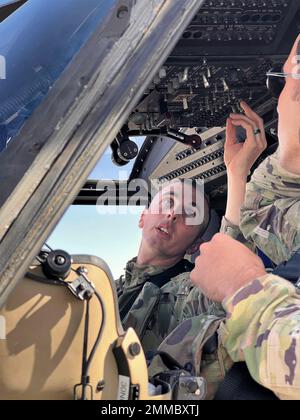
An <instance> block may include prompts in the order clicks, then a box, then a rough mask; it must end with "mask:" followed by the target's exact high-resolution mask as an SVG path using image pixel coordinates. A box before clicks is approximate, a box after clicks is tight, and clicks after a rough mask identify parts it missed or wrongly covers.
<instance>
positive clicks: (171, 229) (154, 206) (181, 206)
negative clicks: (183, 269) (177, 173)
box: [140, 182, 205, 257]
mask: <svg viewBox="0 0 300 420" xmlns="http://www.w3.org/2000/svg"><path fill="white" fill-rule="evenodd" d="M187 188H188V189H186V186H185V187H183V185H182V183H180V182H176V183H174V184H172V185H171V186H169V187H166V188H164V189H162V190H161V191H160V192H159V193H158V194H157V195H156V196H155V198H154V199H153V201H152V203H151V206H150V207H149V209H148V210H146V211H145V212H144V213H143V215H142V218H141V221H140V227H141V228H142V229H143V241H146V242H147V245H148V246H149V247H151V248H152V249H155V250H156V251H157V252H158V253H160V254H161V255H164V256H167V257H175V256H182V255H184V254H185V252H186V251H187V249H188V248H189V247H190V246H191V245H192V244H193V243H194V242H195V240H196V238H197V237H198V235H199V233H200V230H201V223H202V222H203V214H204V211H205V210H204V201H203V200H204V198H203V195H202V194H199V193H197V191H196V190H195V189H194V188H193V187H192V186H188V187H187ZM196 217H197V218H198V219H197V220H199V221H200V223H199V224H196V225H195V224H191V223H193V222H191V220H192V219H193V218H196Z"/></svg>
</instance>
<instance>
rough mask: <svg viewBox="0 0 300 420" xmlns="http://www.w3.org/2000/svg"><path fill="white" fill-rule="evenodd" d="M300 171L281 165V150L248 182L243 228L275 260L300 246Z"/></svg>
mask: <svg viewBox="0 0 300 420" xmlns="http://www.w3.org/2000/svg"><path fill="white" fill-rule="evenodd" d="M299 214H300V175H294V174H291V173H289V172H287V171H286V170H284V169H283V168H281V167H280V165H279V161H278V152H276V153H275V154H274V155H272V156H270V157H268V158H267V159H266V160H265V161H264V162H263V163H262V164H261V165H260V166H259V167H258V169H257V170H256V171H255V172H254V174H253V177H252V179H251V182H249V183H248V185H247V192H246V200H245V204H244V206H243V208H242V209H241V222H240V229H241V231H242V233H243V235H244V237H245V238H246V239H247V240H249V241H252V242H253V243H254V244H255V245H256V246H257V247H258V248H259V249H261V250H262V251H263V252H264V253H265V254H266V255H267V256H268V257H269V258H270V259H271V260H272V261H273V262H274V263H275V264H280V263H282V262H284V261H288V260H289V259H290V258H291V257H292V255H293V253H294V252H295V251H297V250H298V249H299V248H300V218H299Z"/></svg>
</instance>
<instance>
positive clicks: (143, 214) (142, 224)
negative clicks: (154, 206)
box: [139, 209, 148, 229]
mask: <svg viewBox="0 0 300 420" xmlns="http://www.w3.org/2000/svg"><path fill="white" fill-rule="evenodd" d="M147 213H148V210H147V209H145V210H144V211H143V213H142V214H141V217H140V220H139V228H140V229H144V220H145V215H146V214H147Z"/></svg>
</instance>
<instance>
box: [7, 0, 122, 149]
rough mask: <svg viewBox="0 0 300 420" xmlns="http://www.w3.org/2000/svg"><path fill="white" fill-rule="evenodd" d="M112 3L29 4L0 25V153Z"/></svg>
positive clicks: (94, 0) (34, 1)
mask: <svg viewBox="0 0 300 420" xmlns="http://www.w3.org/2000/svg"><path fill="white" fill-rule="evenodd" d="M2 2H3V1H2V0H0V7H1V3H2ZM6 3H7V2H6ZM114 3H115V0H87V1H84V2H83V1H81V0H65V1H64V2H60V1H59V0H52V1H51V2H44V1H43V2H41V1H39V0H31V1H30V2H27V3H25V4H24V5H23V6H22V7H20V8H19V9H18V10H16V11H15V12H14V13H13V14H12V15H10V16H9V17H8V18H7V19H5V20H4V21H3V22H1V23H0V152H1V151H3V150H4V149H5V148H6V147H7V145H8V144H9V142H10V141H12V140H13V139H14V138H15V137H16V136H17V134H18V133H19V132H20V130H21V128H22V127H23V125H24V123H25V122H26V120H27V119H28V118H29V117H30V116H31V115H32V114H33V112H34V110H35V109H36V108H37V106H38V105H39V104H40V103H41V102H42V100H43V99H44V98H45V96H46V95H47V93H48V92H49V90H50V89H51V87H52V86H53V84H54V83H55V81H56V80H57V79H58V78H59V76H60V74H61V73H62V72H63V71H64V70H65V68H66V67H67V66H68V64H69V63H70V61H71V60H72V59H73V57H74V56H75V55H76V54H77V52H78V51H79V50H80V48H81V47H82V46H83V45H84V44H85V42H86V41H87V40H88V39H89V37H90V36H91V34H92V33H93V31H94V30H95V28H96V26H97V25H98V24H99V23H100V22H101V21H102V20H103V19H104V17H105V16H106V15H107V14H108V13H109V11H110V9H111V8H112V5H113V4H114ZM0 10H1V9H0ZM28 28H31V29H30V31H29V30H28ZM62 100H63V96H62Z"/></svg>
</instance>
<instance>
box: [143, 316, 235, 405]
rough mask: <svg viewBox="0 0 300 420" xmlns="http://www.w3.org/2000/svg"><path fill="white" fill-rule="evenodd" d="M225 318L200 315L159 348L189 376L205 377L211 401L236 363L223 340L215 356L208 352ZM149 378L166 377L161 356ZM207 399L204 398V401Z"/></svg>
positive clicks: (177, 330)
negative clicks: (160, 375)
mask: <svg viewBox="0 0 300 420" xmlns="http://www.w3.org/2000/svg"><path fill="white" fill-rule="evenodd" d="M222 319H224V318H223V317H222V318H220V317H217V316H214V315H200V316H197V317H193V318H190V319H187V320H185V321H184V322H182V323H181V324H180V325H179V326H178V327H177V328H176V329H175V330H174V331H173V332H172V333H171V334H170V335H169V336H168V337H167V338H166V339H165V340H164V341H163V343H162V344H161V345H160V346H159V351H160V352H163V353H167V354H168V355H169V356H171V357H172V358H173V359H174V360H176V362H177V363H179V364H180V365H181V366H182V367H183V369H185V371H186V372H188V373H189V374H191V375H193V376H194V377H202V378H204V379H205V381H206V395H205V399H206V400H211V399H212V398H213V397H214V395H215V393H216V391H217V389H218V387H219V385H220V383H221V382H222V381H223V380H224V378H225V375H226V372H227V371H228V370H229V369H230V368H231V367H232V365H233V362H232V360H231V358H230V357H229V355H228V354H227V352H226V350H225V348H224V347H223V346H222V344H221V341H220V339H219V340H218V343H217V345H216V348H215V349H214V350H213V352H212V353H210V354H208V353H206V352H205V351H204V346H205V344H206V343H207V341H208V340H209V339H210V338H212V337H213V336H214V335H215V334H216V332H217V330H218V328H219V326H220V323H221V322H222ZM148 371H149V375H150V377H153V376H155V375H159V374H162V373H164V372H167V371H168V367H167V366H166V365H165V364H164V362H163V359H162V357H161V356H160V355H157V356H155V357H154V359H153V360H152V363H151V365H150V366H149V369H148ZM202 399H203V398H202Z"/></svg>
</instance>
